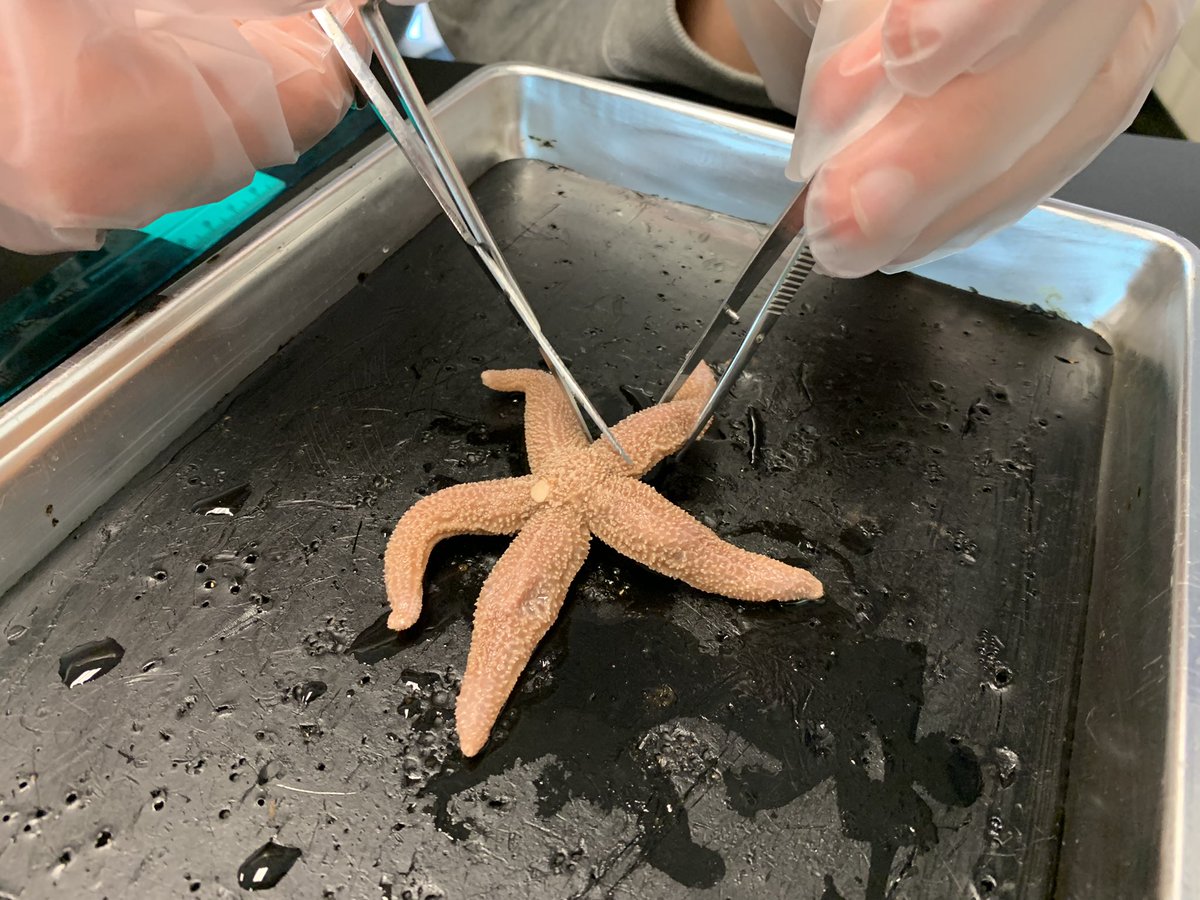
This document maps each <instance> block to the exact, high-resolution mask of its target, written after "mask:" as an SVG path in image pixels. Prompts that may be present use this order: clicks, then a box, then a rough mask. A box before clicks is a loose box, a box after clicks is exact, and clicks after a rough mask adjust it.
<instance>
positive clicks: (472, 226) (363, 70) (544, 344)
mask: <svg viewBox="0 0 1200 900" xmlns="http://www.w3.org/2000/svg"><path fill="white" fill-rule="evenodd" d="M313 15H314V16H315V17H316V20H317V23H318V24H319V25H320V26H321V29H322V30H323V31H324V32H325V34H326V35H327V36H328V37H329V39H330V41H331V42H332V43H333V46H334V48H335V49H336V50H337V51H338V53H339V54H340V55H341V57H342V61H343V62H344V63H345V64H346V67H347V68H348V69H349V70H350V74H351V75H352V76H353V77H354V80H355V81H356V82H357V83H358V86H359V87H360V88H361V89H362V91H363V93H364V94H366V96H367V99H369V100H370V101H371V105H372V106H373V107H374V108H375V112H376V114H377V115H378V116H379V118H380V120H381V121H382V122H383V126H384V128H386V129H387V131H388V133H389V134H390V135H391V136H392V138H393V139H394V140H395V141H396V143H397V144H398V145H399V147H400V149H401V150H402V151H403V153H404V155H405V156H406V157H407V158H408V161H409V163H411V164H412V167H413V168H414V169H415V170H416V171H417V174H419V175H420V176H421V180H422V181H424V182H425V184H426V185H427V186H428V187H429V190H430V191H431V192H432V193H433V196H434V198H435V199H436V200H437V201H438V204H439V205H440V206H441V207H442V210H443V211H444V212H445V213H446V216H447V217H448V218H449V219H450V222H451V224H453V225H454V227H455V229H456V230H457V231H458V233H459V235H460V236H461V237H462V239H463V240H464V241H465V242H466V243H467V245H468V246H469V247H470V248H471V249H472V250H473V251H474V252H475V256H476V258H477V259H478V260H479V262H480V264H481V265H482V266H483V269H484V271H485V272H486V273H487V274H488V276H489V277H490V278H491V279H492V281H493V282H494V283H495V285H496V286H497V287H498V288H499V289H500V290H501V292H502V293H503V294H504V296H505V298H506V299H507V300H508V302H509V304H510V305H511V306H512V308H513V309H514V310H515V311H516V313H517V316H518V317H519V318H520V320H521V322H522V324H523V325H524V326H525V327H526V328H527V329H528V330H529V333H530V334H531V335H533V338H534V340H535V341H536V342H537V345H538V349H539V350H541V352H542V358H543V359H545V361H546V364H547V365H548V366H549V367H550V370H551V371H552V372H553V373H554V374H555V376H557V378H558V380H559V382H560V383H561V384H562V386H563V388H564V390H565V391H566V392H567V396H568V398H569V399H570V401H571V405H572V406H573V407H574V408H575V412H576V414H577V415H578V416H579V422H580V425H581V427H582V428H583V430H584V433H587V432H588V427H587V419H585V418H584V413H586V414H587V418H589V419H591V420H592V422H593V423H594V424H595V425H596V427H597V428H598V429H599V430H600V433H601V434H602V435H603V436H604V437H605V438H606V439H607V440H608V442H609V443H610V444H612V446H613V448H614V449H615V450H616V451H617V453H618V454H619V455H620V456H621V458H622V459H624V460H625V461H626V462H629V461H630V458H629V454H627V453H626V452H625V449H624V448H623V447H622V446H621V444H620V442H618V441H617V439H616V437H615V436H614V435H613V433H612V431H611V430H610V429H609V427H608V425H607V424H605V422H604V419H603V418H602V417H601V415H600V413H599V412H598V411H597V410H596V407H595V406H594V405H593V404H592V401H591V400H590V399H588V396H587V394H586V393H584V391H583V388H581V387H580V386H579V383H578V382H577V381H576V380H575V377H574V376H573V375H572V374H571V372H570V370H569V369H568V368H567V366H566V363H564V362H563V361H562V358H561V357H559V355H558V353H557V352H556V351H555V349H554V347H553V345H551V343H550V341H549V340H548V339H547V338H546V336H545V335H544V334H543V333H542V328H541V325H540V324H539V323H538V320H537V316H536V315H535V314H534V312H533V308H532V307H531V306H530V305H529V301H528V300H527V299H526V298H525V294H524V292H523V291H522V290H521V286H520V285H519V284H518V283H517V279H516V278H515V277H514V276H513V273H512V271H511V270H510V269H509V267H508V263H507V262H505V260H504V256H503V255H502V254H501V252H500V250H499V248H498V247H497V246H496V241H495V238H493V237H492V232H491V230H490V229H489V228H488V226H487V222H485V221H484V218H483V214H482V213H481V212H480V211H479V207H478V206H476V205H475V200H474V198H473V197H472V196H471V191H470V189H469V188H468V187H467V183H466V181H465V180H464V179H463V176H462V173H461V172H460V171H459V169H458V166H457V165H456V164H455V162H454V159H453V158H452V157H451V156H450V153H449V152H448V151H447V150H446V145H445V143H444V142H443V141H442V138H441V135H440V134H439V132H438V130H437V126H436V125H435V124H434V121H433V117H432V116H431V115H430V113H429V110H428V108H427V107H426V106H425V101H424V100H423V99H422V98H421V93H420V91H419V90H418V89H417V86H416V83H415V82H414V81H413V79H412V75H411V74H409V71H408V66H407V65H406V64H405V62H404V59H403V58H402V57H401V55H400V49H399V47H397V46H396V42H395V40H394V39H393V37H392V33H391V30H390V29H389V28H388V25H387V22H386V21H385V20H384V18H383V13H382V12H381V11H380V9H379V0H369V2H367V3H365V4H363V5H362V17H363V24H364V25H365V27H366V32H367V37H368V38H369V40H370V43H371V47H372V49H373V50H374V51H375V55H376V56H377V57H378V59H379V61H380V63H381V64H382V65H383V68H384V71H386V72H387V75H388V79H389V80H390V81H391V83H392V87H393V88H395V90H396V95H397V96H398V97H399V99H400V103H401V105H402V106H403V107H404V111H405V112H406V113H407V114H408V121H407V122H406V121H405V120H404V117H403V116H402V115H401V114H400V112H399V111H398V110H397V109H396V107H395V105H394V104H393V103H392V100H391V98H390V97H389V96H388V94H387V92H386V91H385V90H384V89H383V86H382V85H381V84H380V83H379V80H378V79H377V78H376V77H375V75H374V74H373V73H372V72H371V66H370V64H369V63H368V62H367V60H366V59H364V58H363V56H362V54H360V53H359V52H358V48H357V47H355V46H354V42H353V41H352V40H351V39H350V37H349V35H347V33H346V30H345V28H343V27H342V24H341V22H339V21H338V19H337V18H336V17H335V16H334V15H333V14H332V13H331V12H330V11H329V10H328V9H317V10H314V11H313ZM410 123H411V124H410ZM581 408H582V411H581Z"/></svg>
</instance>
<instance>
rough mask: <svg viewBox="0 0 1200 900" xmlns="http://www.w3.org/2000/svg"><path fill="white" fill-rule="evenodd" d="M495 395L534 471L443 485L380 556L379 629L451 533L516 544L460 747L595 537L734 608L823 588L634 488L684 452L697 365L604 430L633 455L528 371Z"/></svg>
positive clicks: (488, 592) (809, 595) (551, 616)
mask: <svg viewBox="0 0 1200 900" xmlns="http://www.w3.org/2000/svg"><path fill="white" fill-rule="evenodd" d="M483 383H484V384H485V385H487V386H488V387H490V388H492V389H493V390H496V391H509V392H516V393H523V394H525V445H526V449H527V451H528V454H529V468H530V470H531V471H532V473H533V474H531V475H527V476H525V477H523V478H502V479H498V480H495V481H480V482H475V483H472V484H460V485H456V486H454V487H449V488H446V489H445V490H441V491H438V492H437V493H435V494H431V495H430V496H428V497H425V498H424V499H422V500H421V501H419V502H418V503H416V504H415V505H414V506H413V507H412V508H411V509H409V511H408V512H406V513H405V514H404V516H403V518H401V519H400V522H399V523H398V524H397V525H396V529H395V531H394V532H393V533H392V537H391V540H389V542H388V547H387V552H386V554H385V555H384V579H385V581H386V583H387V594H388V600H389V602H390V603H391V607H392V611H391V614H390V615H389V616H388V620H387V623H388V627H389V628H392V629H393V630H395V631H404V630H405V629H407V628H410V627H411V626H412V625H413V624H414V623H415V622H416V621H417V618H418V616H419V615H420V613H421V599H422V593H423V581H424V573H425V566H426V564H427V563H428V561H429V554H430V551H431V550H432V549H433V546H434V545H435V544H436V543H437V542H438V541H440V540H442V539H443V538H447V537H451V536H453V535H459V534H514V533H516V535H517V537H516V540H514V541H513V542H512V544H511V546H510V547H509V548H508V550H507V551H506V552H505V553H504V555H503V556H501V557H500V560H499V561H498V562H497V563H496V565H495V567H494V568H493V569H492V572H491V574H490V575H489V576H488V578H487V580H486V581H485V582H484V585H483V589H482V590H481V591H480V593H479V600H478V601H477V604H476V608H475V631H474V635H473V637H472V639H471V649H470V653H469V654H468V657H467V670H466V673H465V674H464V676H463V681H462V688H461V690H460V692H459V696H458V705H457V707H456V710H455V718H456V721H457V726H458V740H459V746H460V747H461V749H462V752H463V754H464V755H465V756H474V755H475V754H477V753H478V752H479V751H480V750H481V749H482V748H483V745H484V744H485V743H487V739H488V737H489V735H490V734H491V731H492V726H493V725H494V724H495V723H496V718H497V717H498V716H499V715H500V711H501V710H502V709H503V708H504V704H505V703H506V702H507V700H508V697H509V694H511V693H512V690H513V687H514V686H515V685H516V683H517V679H518V678H519V677H520V675H521V671H522V670H523V669H524V668H525V665H526V663H528V662H529V658H530V657H531V656H532V655H533V651H534V649H535V648H536V647H537V645H538V643H539V642H540V641H541V639H542V637H543V636H544V635H545V634H546V632H547V631H548V630H549V628H550V626H551V625H552V624H553V623H554V620H555V619H556V618H557V617H558V613H559V610H561V609H562V605H563V601H564V600H565V599H566V595H567V589H568V588H569V587H570V586H571V582H572V581H573V580H574V578H575V575H576V574H577V573H578V572H579V569H580V567H581V566H582V565H583V561H584V559H585V558H586V557H587V554H588V546H589V545H590V543H591V538H592V536H593V535H595V536H596V537H598V538H599V539H600V540H602V541H603V542H604V543H606V544H608V545H609V546H610V547H612V548H613V549H615V550H617V551H618V552H620V553H623V554H624V555H626V556H628V557H630V558H632V559H634V560H637V561H638V562H640V563H642V564H643V565H645V566H647V567H649V568H651V569H653V570H654V571H656V572H659V573H661V574H663V575H668V576H671V577H673V578H678V579H680V580H681V581H685V582H687V583H688V584H690V585H691V586H692V587H694V588H697V589H698V590H701V591H707V592H709V593H713V594H721V595H723V596H725V597H730V598H733V599H736V600H816V599H818V598H820V597H821V595H822V593H823V588H822V586H821V583H820V582H819V581H818V580H817V579H816V578H814V577H813V576H812V575H810V574H809V573H808V572H806V571H804V570H803V569H798V568H795V567H793V566H789V565H787V564H785V563H782V562H779V561H778V560H774V559H771V558H769V557H766V556H760V555H759V554H757V553H751V552H749V551H747V550H743V549H741V548H740V547H735V546H734V545H733V544H730V543H727V542H726V541H723V540H721V538H720V537H718V536H717V535H716V533H715V532H713V531H712V530H710V529H709V528H706V527H705V526H704V525H702V524H700V522H698V521H697V520H696V519H694V518H693V517H692V516H690V515H689V514H688V513H686V512H684V511H683V510H682V509H680V508H679V507H677V506H675V505H674V504H672V503H671V502H670V501H668V500H667V499H666V498H664V497H663V496H662V495H661V494H659V493H658V492H657V491H656V490H654V488H652V487H651V486H650V485H648V484H644V483H642V482H641V481H640V480H639V479H641V478H642V476H644V475H645V474H646V473H647V472H649V471H650V469H651V468H653V467H654V466H655V465H656V464H657V463H658V462H659V461H660V460H662V459H664V458H665V457H667V456H669V455H670V454H672V453H674V452H676V451H677V450H678V449H679V448H680V447H682V446H683V443H684V441H685V440H686V439H687V437H688V435H689V434H690V432H691V429H692V426H693V425H694V424H695V422H696V418H697V417H698V416H699V415H700V411H701V410H702V409H703V407H704V404H705V402H706V401H707V400H708V398H709V397H710V396H711V395H712V392H713V388H714V386H715V382H714V379H713V373H712V370H711V369H709V367H708V366H707V365H704V364H702V365H700V366H699V367H698V368H697V369H696V371H695V373H693V375H692V376H691V378H689V379H688V381H687V383H686V384H685V385H684V387H683V389H682V390H681V391H680V392H679V393H678V394H677V395H676V397H675V399H674V400H672V401H671V402H669V403H663V404H659V405H657V406H652V407H650V408H648V409H644V410H642V411H641V412H638V413H635V414H634V415H632V416H629V417H628V418H626V419H624V420H623V421H622V422H620V423H618V424H617V425H616V426H614V427H613V432H614V433H615V434H616V435H617V438H618V440H619V441H620V443H621V445H622V446H623V447H624V448H625V450H626V452H627V453H628V454H629V456H630V458H631V459H632V464H631V463H628V462H625V461H624V460H622V459H621V458H620V457H619V456H618V455H617V453H616V452H615V451H614V450H613V448H612V446H611V445H610V444H609V443H608V442H607V441H605V440H602V439H601V440H597V441H595V442H590V441H589V440H588V438H587V437H586V436H585V435H584V434H583V432H582V430H581V429H580V427H579V422H578V420H577V419H576V417H575V413H574V411H573V410H572V409H571V406H570V402H569V400H568V399H567V395H566V394H565V393H564V392H563V390H562V388H561V386H560V385H559V383H558V380H557V379H555V378H554V376H553V375H550V374H549V373H546V372H540V371H537V370H534V369H511V370H505V371H489V372H484V373H483Z"/></svg>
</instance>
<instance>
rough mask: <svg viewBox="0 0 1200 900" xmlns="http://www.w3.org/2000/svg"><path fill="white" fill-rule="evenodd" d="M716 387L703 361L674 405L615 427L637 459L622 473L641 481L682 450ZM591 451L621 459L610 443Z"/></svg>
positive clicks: (662, 406) (640, 414) (653, 408)
mask: <svg viewBox="0 0 1200 900" xmlns="http://www.w3.org/2000/svg"><path fill="white" fill-rule="evenodd" d="M716 386H717V382H716V379H715V378H714V377H713V372H712V369H710V368H709V367H708V364H707V363H703V362H702V363H700V365H698V366H697V367H696V370H695V371H694V372H692V374H691V376H690V377H689V378H688V380H687V381H686V382H684V385H683V387H682V388H680V389H679V393H678V394H676V395H675V398H674V399H673V400H671V402H670V403H659V404H658V405H656V406H650V407H647V408H646V409H643V410H642V411H641V412H637V413H634V414H633V415H632V416H629V417H628V418H626V419H623V420H621V421H620V422H618V423H617V424H616V425H614V426H613V429H612V430H613V434H615V435H616V437H617V440H618V441H620V443H621V446H622V447H624V448H625V451H626V452H627V453H628V454H629V456H630V458H632V459H633V466H632V468H631V467H630V466H629V465H628V463H622V464H621V472H622V474H626V475H630V476H632V477H634V478H640V477H642V476H643V475H645V474H646V473H647V472H649V471H650V470H651V469H652V468H654V466H655V465H657V464H658V462H659V460H661V459H664V458H665V457H667V456H670V455H671V454H672V453H674V452H675V451H676V450H678V449H679V448H680V447H682V446H683V442H684V441H686V440H687V439H688V435H690V434H691V433H692V429H693V428H694V427H695V426H696V418H697V417H698V416H699V415H700V411H701V410H702V409H704V404H705V403H707V402H708V398H709V397H711V396H712V392H713V390H714V389H715V388H716ZM591 452H592V453H593V454H596V455H599V456H604V457H610V458H611V459H612V460H614V461H617V460H618V457H617V455H616V452H615V451H614V450H613V449H612V447H611V446H610V445H609V444H608V443H607V442H606V441H596V443H595V444H593V445H592V450H591Z"/></svg>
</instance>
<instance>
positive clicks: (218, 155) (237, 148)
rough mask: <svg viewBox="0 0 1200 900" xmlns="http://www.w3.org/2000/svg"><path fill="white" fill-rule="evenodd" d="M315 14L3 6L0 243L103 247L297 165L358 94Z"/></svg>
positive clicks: (120, 0)
mask: <svg viewBox="0 0 1200 900" xmlns="http://www.w3.org/2000/svg"><path fill="white" fill-rule="evenodd" d="M410 2H416V0H410ZM319 5H321V4H320V3H318V2H315V0H72V2H70V3H48V2H45V0H4V2H0V98H2V99H0V245H4V246H7V247H9V248H11V249H15V250H18V251H22V252H27V253H37V252H51V251H57V250H75V249H94V248H96V247H98V246H99V245H100V242H101V240H102V231H103V230H104V229H107V228H136V227H140V226H142V225H145V224H147V223H148V222H150V221H152V220H154V219H155V218H157V217H158V216H159V215H161V214H163V213H165V212H169V211H173V210H177V209H184V208H187V207H190V206H195V205H198V204H201V203H207V202H213V201H216V200H219V199H221V198H222V197H224V196H226V195H227V194H229V193H230V192H231V191H233V190H236V189H237V188H239V187H242V186H244V185H246V184H248V183H249V182H250V180H251V178H252V177H253V176H254V172H255V170H256V169H259V168H265V167H268V166H273V165H280V164H285V163H290V162H294V161H295V160H296V158H297V156H298V154H299V153H301V152H303V151H304V150H306V149H308V147H310V146H311V145H312V144H314V143H316V141H317V140H319V139H320V138H321V137H322V136H323V135H324V134H326V133H327V132H328V131H329V130H331V129H332V128H333V127H334V126H335V125H336V124H337V123H338V122H339V121H340V120H341V117H342V116H343V115H344V114H345V112H346V110H347V108H348V106H349V103H350V100H351V97H352V93H351V86H350V81H349V76H348V74H347V73H346V72H345V70H344V68H343V67H342V65H341V62H340V60H339V59H338V58H337V54H336V52H335V51H334V50H333V49H332V47H331V46H330V44H329V42H328V40H327V39H326V38H325V35H324V33H323V32H322V31H321V30H320V28H319V27H318V26H317V24H316V21H315V20H314V19H313V18H312V16H311V15H309V14H308V13H307V12H305V10H310V9H313V8H315V7H317V6H319ZM335 11H336V12H337V14H338V15H339V17H341V18H342V20H343V21H347V22H348V21H349V20H350V18H351V15H352V12H353V8H352V6H351V4H350V3H349V2H346V0H340V2H339V3H338V5H337V6H336V7H335ZM351 29H352V33H354V34H355V35H356V36H358V37H359V38H360V40H361V38H362V35H361V29H360V28H358V27H357V26H355V25H354V24H353V23H351ZM362 46H363V49H364V50H365V41H364V42H363V44H362Z"/></svg>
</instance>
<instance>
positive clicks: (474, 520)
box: [383, 475, 537, 631]
mask: <svg viewBox="0 0 1200 900" xmlns="http://www.w3.org/2000/svg"><path fill="white" fill-rule="evenodd" d="M534 481H535V479H534V477H533V476H532V475H527V476H525V477H524V478H502V479H499V480H497V481H478V482H475V483H473V484H458V485H455V486H454V487H448V488H446V489H444V490H441V491H438V492H437V493H436V494H430V495H429V496H428V497H425V498H424V499H422V500H419V501H418V502H417V503H416V504H414V505H413V506H412V507H410V508H409V510H408V512H406V513H405V514H404V515H403V517H401V519H400V521H399V523H397V525H396V528H395V530H394V531H393V532H392V536H391V539H390V540H388V545H387V551H386V552H385V553H384V555H383V577H384V583H385V584H386V585H387V596H388V602H389V603H390V604H391V606H392V612H391V615H390V616H388V627H389V628H391V629H393V630H394V631H403V630H404V629H406V628H409V627H410V626H412V624H413V623H414V622H416V621H417V617H418V616H420V614H421V598H422V595H423V593H424V577H425V565H426V564H427V563H428V562H429V554H430V552H431V551H432V550H433V547H434V545H435V544H436V543H437V542H438V541H440V540H442V539H443V538H448V537H453V536H454V535H459V534H513V533H515V532H516V531H517V530H519V529H520V528H521V526H522V525H524V524H525V521H526V520H527V519H528V518H529V517H530V516H531V515H532V514H533V511H534V509H535V508H536V506H537V504H536V503H535V502H534V500H533V497H532V495H531V493H530V491H531V489H532V487H533V483H534Z"/></svg>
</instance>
